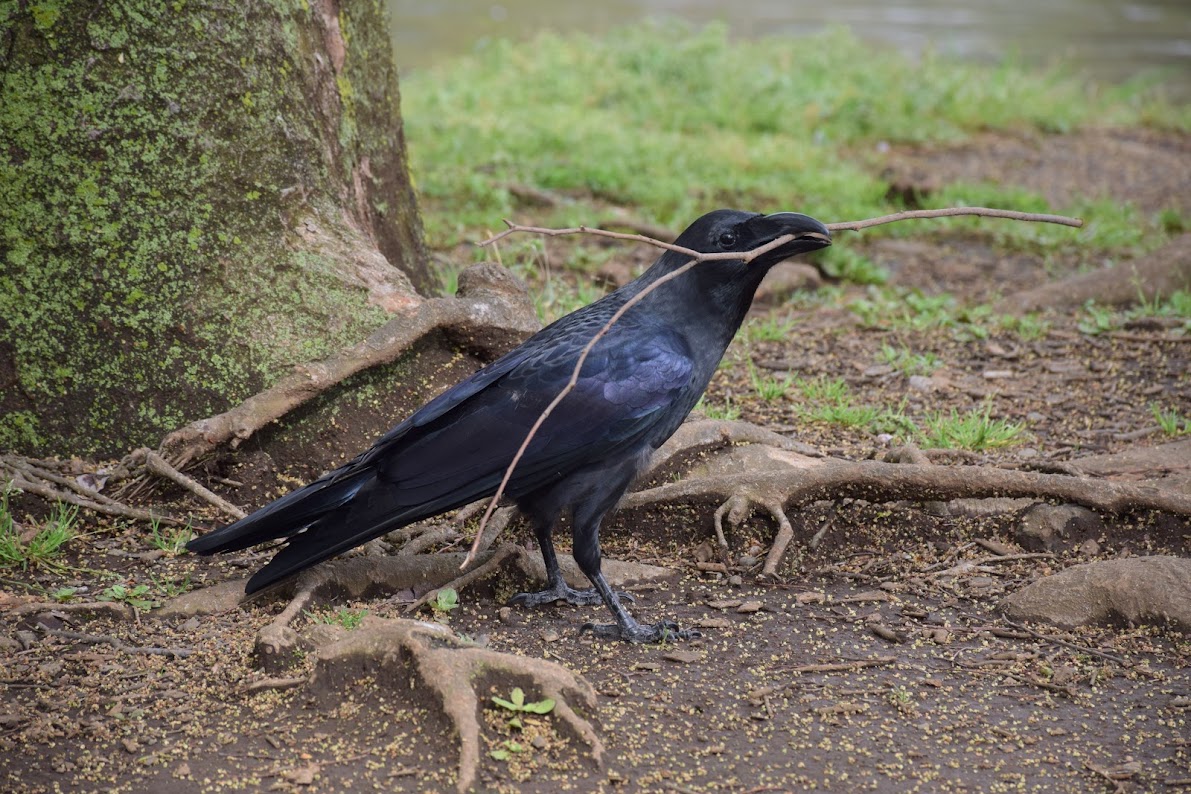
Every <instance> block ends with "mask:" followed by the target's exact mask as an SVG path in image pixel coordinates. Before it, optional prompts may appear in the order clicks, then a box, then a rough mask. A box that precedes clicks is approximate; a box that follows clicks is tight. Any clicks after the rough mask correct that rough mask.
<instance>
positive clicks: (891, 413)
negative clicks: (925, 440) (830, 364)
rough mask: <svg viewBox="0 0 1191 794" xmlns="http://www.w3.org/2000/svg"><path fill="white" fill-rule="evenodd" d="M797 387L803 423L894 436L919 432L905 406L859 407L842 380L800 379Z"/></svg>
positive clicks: (799, 414)
mask: <svg viewBox="0 0 1191 794" xmlns="http://www.w3.org/2000/svg"><path fill="white" fill-rule="evenodd" d="M795 385H796V386H797V388H798V391H799V393H800V394H801V395H802V398H803V405H802V406H800V407H799V408H798V409H797V413H798V416H799V418H801V419H803V420H806V421H810V422H824V423H826V424H832V425H839V426H841V427H852V428H860V429H863V430H867V431H869V432H870V433H874V434H876V433H888V434H890V435H895V436H907V435H912V434H914V433H915V432H916V430H917V428H916V427H915V425H914V422H913V421H912V420H911V419H910V418H909V417H907V416H906V414H905V407H904V405H900V406H898V407H897V408H896V409H891V408H887V407H878V406H872V405H858V404H857V403H856V402H855V399H854V396H853V395H852V393H851V391H850V390H849V389H848V384H847V383H845V382H844V380H843V378H811V379H802V378H799V379H796V381H795Z"/></svg>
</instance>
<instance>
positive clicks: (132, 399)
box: [0, 0, 431, 454]
mask: <svg viewBox="0 0 1191 794" xmlns="http://www.w3.org/2000/svg"><path fill="white" fill-rule="evenodd" d="M389 48H390V43H389V36H388V30H387V24H386V19H385V13H384V7H383V4H381V3H379V2H370V1H367V0H361V1H360V2H353V3H351V4H350V5H348V4H345V5H344V6H343V7H342V8H340V6H339V5H338V4H337V3H335V2H326V0H321V1H320V2H311V3H307V2H303V1H301V0H295V1H294V2H286V0H273V1H272V2H269V1H267V0H249V2H244V3H232V4H228V5H220V4H208V3H202V4H195V3H192V2H188V1H187V0H176V1H175V2H151V1H150V0H128V1H127V2H110V1H109V2H96V1H94V0H92V1H91V2H69V0H45V1H43V2H32V3H30V2H0V70H2V72H3V76H2V77H0V81H2V82H0V262H2V263H3V264H2V267H3V270H2V273H0V448H9V449H17V450H20V451H25V452H33V453H39V454H45V453H59V454H70V453H74V454H105V453H120V452H123V451H125V450H127V449H128V448H129V447H132V446H136V445H142V444H150V445H153V444H156V442H157V441H158V440H159V439H160V438H161V436H162V435H163V434H164V433H165V432H167V431H169V430H171V429H173V428H175V427H178V426H180V425H181V424H183V423H184V422H186V421H188V420H192V419H195V418H198V417H202V416H206V415H210V414H212V413H216V412H218V411H221V410H224V409H226V408H227V407H228V406H229V405H232V404H235V403H237V402H239V401H240V400H242V399H243V398H245V397H247V396H249V395H250V394H252V393H254V392H256V391H258V390H259V389H261V388H262V387H264V386H265V385H267V384H269V383H270V382H272V381H273V380H275V379H276V378H277V377H278V375H279V374H280V373H282V372H284V371H287V370H288V369H289V367H290V366H291V365H292V364H294V363H296V362H300V361H307V360H310V359H313V358H318V357H321V356H323V355H325V354H327V353H329V352H330V351H331V350H333V349H336V348H338V347H341V346H343V345H345V344H348V343H350V342H354V341H356V340H358V339H360V338H362V337H363V336H365V335H366V334H367V332H368V331H369V330H370V329H371V328H373V327H375V326H377V325H379V324H380V323H382V322H384V321H385V320H386V319H387V313H388V312H391V311H393V310H396V309H398V308H400V307H401V306H402V305H403V304H404V303H405V302H406V301H408V300H410V298H411V297H412V296H413V294H414V292H415V290H416V289H421V290H425V289H427V288H428V287H429V286H430V285H431V277H430V275H429V272H428V270H427V266H426V257H425V252H424V249H423V246H422V242H421V227H420V223H419V220H418V216H417V211H416V206H415V203H414V197H413V193H412V190H411V187H410V184H409V174H408V170H407V166H406V159H405V147H404V139H403V135H402V128H401V118H400V113H399V109H398V93H397V78H396V71H395V69H394V66H393V60H392V54H391V52H390V49H389Z"/></svg>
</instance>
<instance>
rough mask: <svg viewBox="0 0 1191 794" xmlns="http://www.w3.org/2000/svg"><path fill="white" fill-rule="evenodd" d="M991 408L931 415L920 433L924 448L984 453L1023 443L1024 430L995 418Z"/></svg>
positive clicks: (952, 410)
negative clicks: (990, 413)
mask: <svg viewBox="0 0 1191 794" xmlns="http://www.w3.org/2000/svg"><path fill="white" fill-rule="evenodd" d="M990 410H991V409H990V407H989V406H988V405H985V406H984V407H983V408H977V409H974V410H971V411H968V412H967V413H963V414H961V413H959V412H958V411H956V410H955V409H954V408H952V409H951V411H950V413H946V414H945V413H935V414H930V415H928V416H927V417H925V419H924V420H923V424H924V425H925V429H924V430H923V431H922V432H921V441H922V444H923V445H924V446H927V447H932V448H936V449H967V450H972V451H973V452H982V451H984V450H987V449H997V448H999V447H1007V446H1010V445H1012V444H1016V443H1017V442H1019V441H1020V440H1022V436H1023V433H1024V431H1025V427H1024V426H1023V425H1020V424H1014V423H1012V422H1007V421H1005V420H1003V419H993V418H992V417H991V416H990V415H989V412H990Z"/></svg>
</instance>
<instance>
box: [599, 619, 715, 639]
mask: <svg viewBox="0 0 1191 794" xmlns="http://www.w3.org/2000/svg"><path fill="white" fill-rule="evenodd" d="M589 631H590V632H591V633H592V634H594V635H595V636H597V637H603V638H604V639H609V640H624V641H625V642H641V643H647V642H670V641H671V640H691V639H694V638H696V637H701V636H703V635H701V634H700V633H699V632H698V631H697V630H696V629H680V628H679V627H678V624H677V623H675V622H674V621H673V620H663V621H662V622H660V623H654V624H652V625H650V624H642V623H637V622H636V621H634V622H633V623H630V624H629V625H627V626H621V625H619V624H617V623H584V624H583V625H582V626H580V627H579V633H580V634H584V633H586V632H589Z"/></svg>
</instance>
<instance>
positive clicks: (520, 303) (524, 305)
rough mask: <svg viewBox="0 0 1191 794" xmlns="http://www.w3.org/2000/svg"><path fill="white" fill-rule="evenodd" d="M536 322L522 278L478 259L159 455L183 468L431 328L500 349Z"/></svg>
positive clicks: (390, 357) (171, 439) (185, 433)
mask: <svg viewBox="0 0 1191 794" xmlns="http://www.w3.org/2000/svg"><path fill="white" fill-rule="evenodd" d="M539 327H541V326H540V323H539V322H538V319H537V315H536V314H535V313H534V310H533V304H532V303H531V302H530V300H529V297H528V294H527V293H526V291H525V287H524V285H522V284H521V283H520V282H519V281H517V279H516V278H515V277H513V276H512V275H511V274H510V273H509V272H508V271H506V270H505V269H504V268H501V267H498V266H496V265H491V264H482V265H476V266H474V267H472V268H469V269H468V270H466V271H464V272H463V273H462V274H460V276H459V293H458V295H457V296H456V297H452V298H430V299H428V300H425V301H423V302H422V303H420V304H418V305H417V306H416V307H415V308H414V309H413V310H412V311H410V312H408V313H404V314H400V315H398V316H396V317H394V318H393V319H392V320H390V321H389V322H387V323H386V324H385V325H383V326H381V327H380V328H379V329H377V330H376V331H375V332H373V334H372V335H371V336H369V337H368V338H367V339H366V340H364V341H363V342H361V343H359V344H357V345H355V346H353V347H351V348H348V349H347V350H342V351H340V352H338V353H336V354H334V355H332V356H330V357H328V358H325V359H323V360H322V361H315V362H311V363H309V364H304V365H302V366H299V367H297V368H296V369H295V371H294V372H293V373H292V374H290V375H287V376H286V377H284V378H282V379H281V380H279V381H278V382H277V383H276V384H274V385H273V386H272V387H271V388H269V389H266V390H265V391H263V392H261V393H259V394H256V395H254V396H252V397H249V398H248V399H247V400H245V401H244V402H242V403H241V404H240V405H238V406H236V407H235V408H232V409H231V410H229V411H227V412H225V413H222V414H219V415H217V416H212V417H208V418H207V419H200V420H198V421H196V422H192V423H191V424H189V425H187V426H186V427H183V428H181V429H180V430H175V431H174V432H173V433H170V434H169V435H168V436H166V437H165V439H163V440H162V442H161V455H162V457H164V458H165V459H166V460H168V461H169V463H170V465H171V466H173V467H174V468H175V469H182V468H184V467H185V466H186V464H187V463H189V462H190V461H192V460H194V459H196V458H198V457H201V456H202V455H205V454H207V453H210V452H212V451H214V450H215V449H216V448H218V447H219V446H221V445H223V444H228V445H229V446H230V447H233V448H234V447H236V446H237V445H239V444H240V443H241V442H243V441H244V440H245V439H247V438H249V437H250V436H251V435H252V434H253V433H255V432H256V431H257V430H260V429H261V428H262V427H264V426H265V425H267V424H268V423H270V422H272V421H275V420H276V419H278V418H280V417H282V416H284V415H285V414H286V413H288V412H289V411H291V410H293V409H294V408H296V407H297V406H299V405H302V404H303V403H305V402H307V401H308V400H310V399H312V398H314V397H316V396H317V395H319V394H321V393H323V392H325V391H326V390H327V389H330V388H331V387H333V386H335V385H336V384H338V383H341V382H342V381H343V380H344V379H345V378H347V377H350V376H351V375H354V374H356V373H357V372H360V371H361V370H364V369H367V368H369V367H373V366H377V365H379V364H386V363H389V362H392V361H394V360H396V359H397V358H398V357H399V356H400V355H401V354H402V353H404V352H405V351H407V350H409V349H410V348H411V347H412V346H413V345H414V344H415V343H416V342H417V341H418V340H419V339H421V338H422V337H424V336H426V335H427V334H429V333H431V332H432V331H436V330H442V331H445V332H447V333H448V334H449V335H450V336H452V337H454V338H457V339H461V340H463V341H464V342H465V343H466V344H467V345H468V346H469V347H471V348H472V349H476V350H485V351H488V352H491V353H503V352H504V351H505V350H507V349H508V348H510V347H512V346H513V345H514V344H516V343H517V342H520V341H521V340H523V339H524V338H525V337H526V336H528V335H529V334H531V333H533V332H534V331H536V330H538V328H539Z"/></svg>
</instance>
